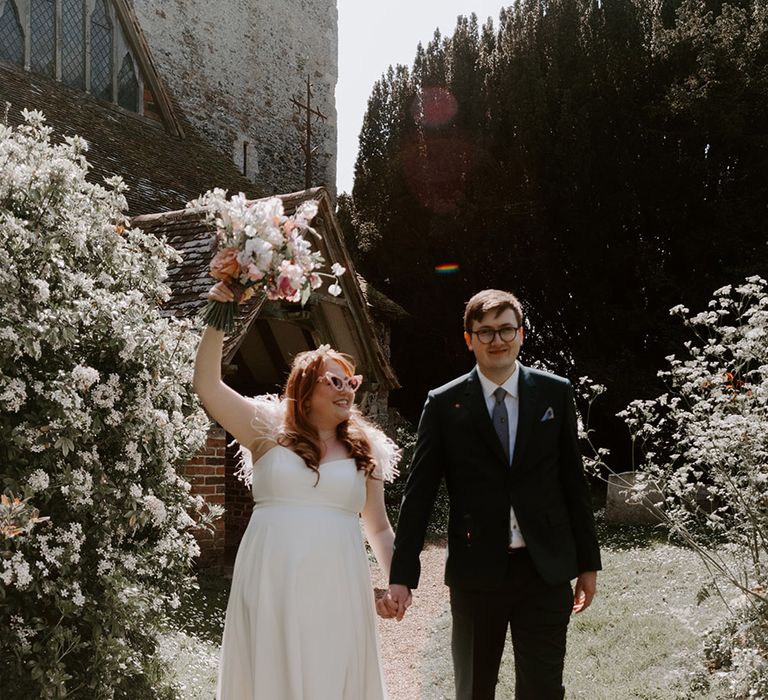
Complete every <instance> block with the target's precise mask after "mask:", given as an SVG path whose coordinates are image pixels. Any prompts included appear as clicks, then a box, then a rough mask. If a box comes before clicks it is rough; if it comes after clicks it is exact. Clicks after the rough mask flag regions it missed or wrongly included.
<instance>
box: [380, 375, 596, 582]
mask: <svg viewBox="0 0 768 700" xmlns="http://www.w3.org/2000/svg"><path fill="white" fill-rule="evenodd" d="M518 367H519V372H520V378H519V387H518V393H519V404H518V405H519V414H518V426H517V436H516V440H515V448H514V455H513V458H512V465H511V466H510V465H509V464H508V463H507V460H506V457H505V455H504V452H503V448H502V446H501V443H500V442H499V438H498V437H497V435H496V432H495V431H494V428H493V424H492V423H491V418H490V416H489V413H488V408H487V406H486V402H485V398H484V397H483V392H482V387H481V384H480V381H479V378H478V375H477V368H475V369H474V370H472V371H471V372H470V373H469V374H467V375H464V376H463V377H459V378H458V379H455V380H454V381H452V382H450V383H449V384H446V385H445V386H442V387H440V388H439V389H435V390H433V391H431V392H429V395H428V398H427V402H426V404H425V405H424V411H423V413H422V416H421V421H420V423H419V432H418V439H417V442H416V449H415V453H414V458H413V462H412V464H411V471H410V474H409V476H408V481H407V483H406V488H405V495H404V497H403V503H402V506H401V510H400V518H399V521H398V526H397V536H396V538H395V553H394V558H393V560H392V570H391V575H390V582H391V583H399V584H405V585H407V586H409V587H410V588H416V586H417V585H418V582H419V574H420V564H419V554H420V552H421V549H422V546H423V544H424V536H425V532H426V527H427V522H428V520H429V516H430V512H431V510H432V506H433V504H434V500H435V496H436V493H437V489H438V487H439V485H440V481H441V480H442V479H443V478H445V481H446V485H447V488H448V495H449V500H450V516H449V524H448V556H447V560H446V567H445V582H446V584H448V585H449V586H456V587H459V588H464V589H469V590H494V589H496V588H498V587H499V586H500V585H501V584H502V581H503V579H504V575H505V572H506V570H507V565H508V556H509V555H508V543H509V508H510V505H511V506H513V507H514V510H515V515H516V516H517V520H518V524H519V526H520V530H521V532H522V535H523V538H524V539H525V542H526V545H527V546H528V550H529V553H530V556H531V559H532V561H533V563H534V565H535V567H536V569H537V570H538V572H539V574H540V575H541V576H542V578H544V579H545V580H546V581H547V582H549V583H551V584H557V583H562V582H564V581H569V580H570V579H573V578H575V577H576V576H577V575H578V574H579V573H581V572H584V571H597V570H598V569H600V568H601V566H600V550H599V547H598V544H597V537H596V535H595V525H594V518H593V514H592V506H591V498H590V493H589V487H588V484H587V482H586V480H585V478H584V473H583V467H582V461H581V455H580V453H579V446H578V434H577V427H576V412H575V406H574V401H573V388H572V387H571V384H570V382H568V381H567V380H566V379H563V378H561V377H557V376H555V375H553V374H549V373H546V372H540V371H538V370H534V369H529V368H527V367H523V366H522V365H520V364H519V363H518Z"/></svg>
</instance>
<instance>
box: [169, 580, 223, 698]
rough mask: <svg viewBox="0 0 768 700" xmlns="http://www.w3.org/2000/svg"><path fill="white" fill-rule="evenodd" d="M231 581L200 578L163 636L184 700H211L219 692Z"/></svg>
mask: <svg viewBox="0 0 768 700" xmlns="http://www.w3.org/2000/svg"><path fill="white" fill-rule="evenodd" d="M228 595H229V580H228V579H225V578H224V577H212V576H205V575H201V576H199V577H198V589H197V590H195V591H190V592H188V593H187V594H185V596H184V598H183V599H182V601H181V606H180V607H179V609H178V610H176V612H175V613H174V615H173V617H172V618H171V619H170V620H169V625H168V628H167V630H166V631H165V633H164V634H163V637H162V642H163V644H162V652H163V657H164V658H165V659H166V660H167V661H169V662H170V664H171V668H172V669H173V671H174V675H175V678H176V681H177V683H178V684H179V688H180V698H182V699H183V700H211V699H212V698H213V696H214V693H215V692H216V674H217V671H218V667H219V644H220V643H221V634H222V632H223V630H224V615H225V613H226V609H227V598H228Z"/></svg>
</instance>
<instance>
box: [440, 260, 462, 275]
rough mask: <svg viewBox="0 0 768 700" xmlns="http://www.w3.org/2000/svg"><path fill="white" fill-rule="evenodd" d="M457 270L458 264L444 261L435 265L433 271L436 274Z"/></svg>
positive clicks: (451, 272) (445, 273) (448, 273)
mask: <svg viewBox="0 0 768 700" xmlns="http://www.w3.org/2000/svg"><path fill="white" fill-rule="evenodd" d="M458 271H459V266H458V265H456V264H454V263H446V264H445V265H435V272H437V274H438V275H451V274H453V273H454V272H458Z"/></svg>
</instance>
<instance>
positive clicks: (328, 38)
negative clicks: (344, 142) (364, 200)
mask: <svg viewBox="0 0 768 700" xmlns="http://www.w3.org/2000/svg"><path fill="white" fill-rule="evenodd" d="M131 4H132V5H133V8H134V11H135V13H136V15H137V18H138V21H139V23H140V25H141V27H142V30H143V31H144V34H145V35H146V37H147V42H148V43H149V46H150V50H151V52H152V56H153V58H154V61H155V63H156V64H157V67H158V70H159V72H160V75H161V77H162V79H163V80H164V81H166V84H167V85H168V87H169V88H170V90H171V92H172V94H173V96H174V97H175V98H176V99H177V100H178V101H179V103H180V105H181V107H182V109H183V110H184V112H185V114H186V116H187V118H188V119H189V120H190V121H191V122H192V124H193V125H194V126H195V127H196V128H197V129H198V130H200V131H201V132H202V134H203V135H204V136H205V137H206V138H207V139H208V140H210V142H211V143H212V144H214V145H215V146H216V147H217V148H218V149H219V150H221V151H222V152H225V153H227V154H229V155H230V157H231V158H232V159H233V161H234V162H235V164H236V165H237V166H238V168H240V169H241V171H242V170H243V165H244V161H245V174H246V176H247V177H248V179H250V180H251V181H252V182H253V183H254V184H256V185H257V186H258V187H259V189H260V190H261V191H263V192H265V193H267V194H269V193H279V192H294V191H297V190H301V189H304V154H303V153H302V152H301V150H300V143H301V141H300V134H299V132H298V131H297V129H296V127H295V122H296V120H297V116H298V110H297V109H296V108H295V107H294V106H293V105H292V104H291V98H295V99H297V100H299V101H301V102H303V101H304V100H305V91H306V79H307V75H309V77H310V79H311V82H312V84H313V91H314V96H313V106H315V107H316V108H317V109H319V110H320V112H322V113H323V114H324V115H325V116H326V117H327V120H326V121H324V122H320V121H317V122H314V123H313V131H314V136H313V143H314V145H316V146H317V152H316V154H315V156H314V159H315V162H314V167H313V177H312V184H313V185H324V186H325V187H326V188H327V189H328V190H330V192H331V194H332V196H335V186H336V106H335V90H336V81H337V77H338V11H337V7H336V0H220V1H218V2H209V0H166V1H165V2H162V3H158V2H155V1H154V0H132V3H131Z"/></svg>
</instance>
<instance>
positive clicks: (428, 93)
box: [411, 86, 459, 129]
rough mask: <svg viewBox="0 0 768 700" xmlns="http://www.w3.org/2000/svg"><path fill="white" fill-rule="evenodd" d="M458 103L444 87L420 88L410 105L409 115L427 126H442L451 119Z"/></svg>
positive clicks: (456, 110)
mask: <svg viewBox="0 0 768 700" xmlns="http://www.w3.org/2000/svg"><path fill="white" fill-rule="evenodd" d="M458 111H459V103H458V101H457V100H456V98H455V97H454V96H453V94H452V93H451V91H450V90H449V89H448V88H446V87H439V86H438V87H425V88H422V90H421V92H420V93H419V94H418V96H417V97H416V99H415V100H414V101H413V104H412V105H411V115H412V116H413V119H414V121H415V122H416V123H417V124H421V125H422V126H426V127H429V128H432V129H434V128H437V127H440V126H444V125H446V124H449V123H450V122H452V121H453V118H454V117H455V116H456V113H457V112H458Z"/></svg>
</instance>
